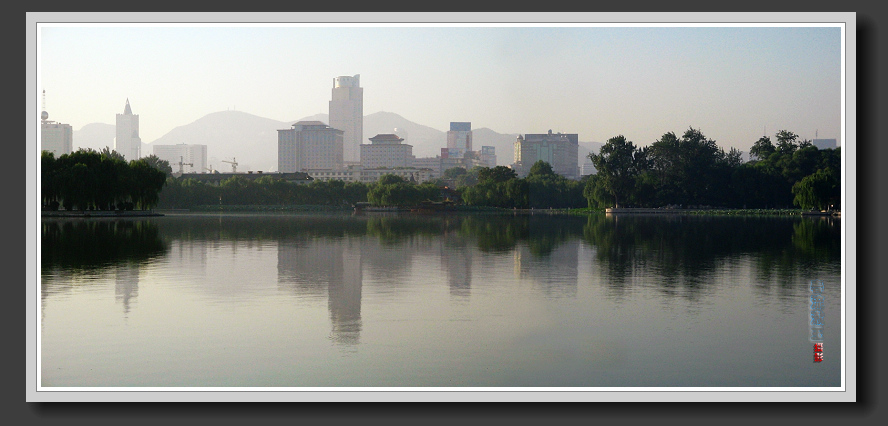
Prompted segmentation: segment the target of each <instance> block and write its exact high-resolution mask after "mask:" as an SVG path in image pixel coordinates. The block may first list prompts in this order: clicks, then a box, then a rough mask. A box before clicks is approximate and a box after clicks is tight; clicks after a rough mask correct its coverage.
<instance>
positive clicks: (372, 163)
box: [361, 133, 413, 169]
mask: <svg viewBox="0 0 888 426" xmlns="http://www.w3.org/2000/svg"><path fill="white" fill-rule="evenodd" d="M403 141H404V139H402V138H399V137H398V135H393V134H390V133H388V134H379V135H376V136H374V137H372V138H370V143H369V144H362V145H361V166H362V167H364V168H368V169H372V168H377V167H388V168H395V167H411V165H412V163H413V145H408V144H405V143H401V142H403Z"/></svg>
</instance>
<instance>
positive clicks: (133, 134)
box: [114, 99, 142, 161]
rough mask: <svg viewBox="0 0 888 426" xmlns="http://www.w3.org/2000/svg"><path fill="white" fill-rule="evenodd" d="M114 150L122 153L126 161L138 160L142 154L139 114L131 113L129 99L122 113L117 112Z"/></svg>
mask: <svg viewBox="0 0 888 426" xmlns="http://www.w3.org/2000/svg"><path fill="white" fill-rule="evenodd" d="M114 150H115V151H117V152H118V153H120V155H123V158H125V159H126V160H127V161H131V160H138V159H139V158H140V157H141V156H142V139H141V138H139V116H138V115H134V114H133V110H132V109H131V108H130V103H129V99H127V100H126V107H124V108H123V114H117V134H116V137H115V138H114Z"/></svg>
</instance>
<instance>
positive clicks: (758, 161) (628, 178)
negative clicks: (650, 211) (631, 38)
mask: <svg viewBox="0 0 888 426" xmlns="http://www.w3.org/2000/svg"><path fill="white" fill-rule="evenodd" d="M775 138H776V144H775V143H773V142H772V141H771V138H770V137H768V136H763V137H762V138H760V139H759V140H758V141H756V142H755V144H754V145H753V147H752V149H750V161H747V162H743V161H742V158H741V154H740V151H737V150H736V149H734V148H731V149H730V151H727V152H726V151H725V150H724V149H722V148H719V147H718V146H717V145H716V144H715V141H714V140H712V139H709V138H707V137H706V136H705V135H703V133H702V132H701V131H700V130H698V129H694V128H690V129H689V130H687V131H686V132H685V133H684V134H683V135H682V136H681V137H678V136H677V135H676V134H675V133H673V132H669V133H666V134H664V135H663V136H662V137H661V138H660V139H659V140H657V141H656V142H654V143H653V144H651V145H650V146H646V147H641V148H639V147H636V146H635V144H633V143H632V142H631V141H629V140H627V139H626V138H625V137H624V136H622V135H620V136H616V137H613V138H611V139H609V140H608V141H607V143H605V144H604V146H602V148H601V150H600V151H599V153H598V154H590V155H589V158H590V159H591V160H592V163H593V165H594V166H595V168H596V169H597V170H598V173H596V174H595V175H593V176H591V177H590V179H589V181H588V183H587V185H586V187H585V195H586V198H587V199H588V200H589V206H590V207H593V208H603V207H610V206H616V207H625V206H632V207H664V206H683V207H689V206H715V207H727V208H791V207H792V206H798V207H801V208H803V209H818V210H824V209H828V208H833V209H839V202H840V199H841V182H840V177H841V150H840V149H839V148H836V149H824V150H821V149H818V148H817V147H815V146H813V145H812V144H811V142H810V141H807V140H799V136H798V135H796V134H795V133H792V132H790V131H787V130H781V131H779V132H777V133H776V134H775Z"/></svg>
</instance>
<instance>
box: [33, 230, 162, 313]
mask: <svg viewBox="0 0 888 426" xmlns="http://www.w3.org/2000/svg"><path fill="white" fill-rule="evenodd" d="M40 243H41V256H40V269H41V275H42V276H43V277H44V279H43V280H41V286H40V290H41V299H43V300H45V299H46V298H47V297H48V296H50V295H51V294H55V293H67V292H69V291H70V290H71V289H73V288H74V287H83V286H89V285H92V284H94V283H96V282H98V281H97V280H96V278H98V277H101V276H103V274H106V273H110V274H112V276H113V279H114V295H115V298H116V299H117V300H118V301H120V302H121V303H122V304H123V309H124V314H128V313H129V312H130V309H131V303H132V302H133V301H134V300H135V298H136V297H137V296H138V294H139V269H140V265H142V264H145V263H148V262H150V261H151V260H152V259H157V258H160V257H162V256H163V255H164V254H165V253H166V252H167V251H168V249H169V246H168V244H167V243H166V242H165V241H163V240H162V239H161V237H160V231H159V228H158V226H157V225H156V224H155V223H152V222H150V221H144V220H131V219H94V220H69V219H45V220H42V221H41V238H40ZM53 276H59V277H64V278H65V279H45V278H48V277H53Z"/></svg>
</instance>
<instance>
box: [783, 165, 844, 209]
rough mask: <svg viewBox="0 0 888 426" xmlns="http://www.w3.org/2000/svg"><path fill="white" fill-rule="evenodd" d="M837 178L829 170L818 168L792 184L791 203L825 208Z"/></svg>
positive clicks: (809, 207)
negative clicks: (792, 196) (793, 196)
mask: <svg viewBox="0 0 888 426" xmlns="http://www.w3.org/2000/svg"><path fill="white" fill-rule="evenodd" d="M837 181H838V179H836V177H835V176H834V175H833V173H831V172H830V171H829V170H824V169H820V170H817V172H815V173H814V174H812V175H809V176H805V177H804V178H803V179H802V180H800V181H799V182H796V184H795V185H793V186H792V193H793V195H795V198H793V200H792V201H793V204H795V205H797V206H799V207H801V208H803V209H816V210H826V208H827V207H828V206H829V204H830V197H831V195H832V193H833V190H834V188H835V187H836V186H837V185H838V182H837Z"/></svg>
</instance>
